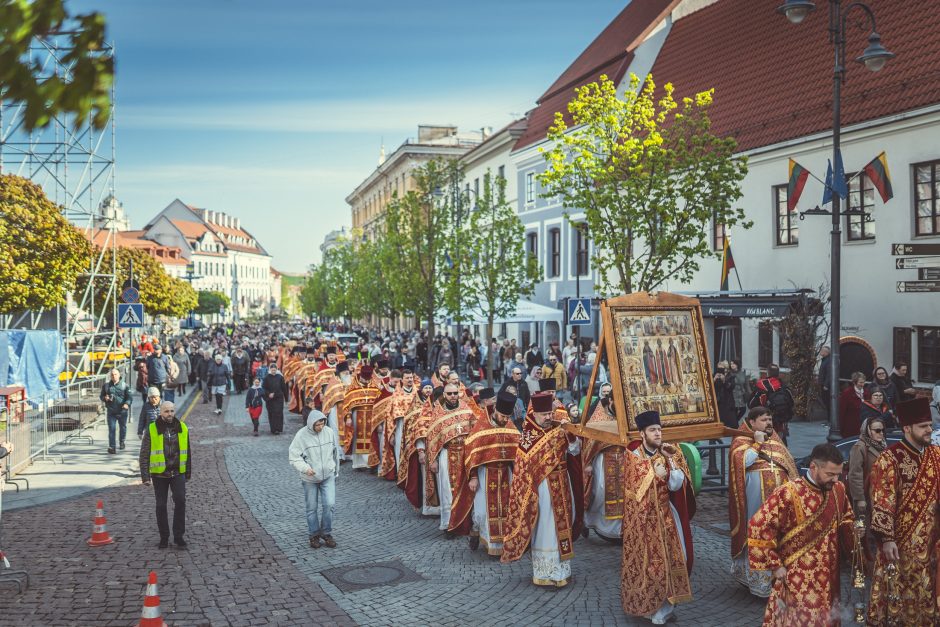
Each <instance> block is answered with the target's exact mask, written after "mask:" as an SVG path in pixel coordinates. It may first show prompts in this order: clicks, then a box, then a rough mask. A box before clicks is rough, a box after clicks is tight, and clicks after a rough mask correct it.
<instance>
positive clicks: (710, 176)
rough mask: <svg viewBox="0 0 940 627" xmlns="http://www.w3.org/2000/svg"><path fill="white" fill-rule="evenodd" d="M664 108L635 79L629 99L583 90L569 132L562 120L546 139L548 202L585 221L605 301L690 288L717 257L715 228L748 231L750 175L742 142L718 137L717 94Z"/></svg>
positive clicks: (609, 88)
mask: <svg viewBox="0 0 940 627" xmlns="http://www.w3.org/2000/svg"><path fill="white" fill-rule="evenodd" d="M672 94H673V87H672V85H671V84H669V83H667V84H666V85H665V86H664V88H663V93H662V95H661V96H660V97H659V99H658V100H657V98H656V85H655V84H654V82H653V77H652V76H648V77H647V78H646V80H645V81H643V84H642V85H641V84H640V80H639V78H637V77H636V76H635V75H631V76H630V85H629V87H628V88H627V89H626V90H625V93H624V95H623V96H619V95H618V94H617V85H616V84H615V83H614V82H613V81H611V80H609V79H608V78H607V77H606V76H601V78H600V81H598V82H594V83H589V84H587V85H585V86H584V87H581V88H578V89H577V90H576V96H575V98H574V99H573V100H572V101H571V102H570V103H569V105H568V111H569V113H570V114H571V120H572V125H571V127H570V128H569V126H568V124H567V123H566V122H565V119H564V116H563V115H562V114H561V113H557V114H556V115H555V123H554V124H553V125H552V127H551V129H550V130H549V132H548V138H549V139H550V140H552V142H553V143H554V145H553V146H552V147H551V148H549V149H547V150H544V151H543V156H544V157H545V161H546V163H547V166H548V167H547V169H546V170H545V172H544V173H542V174H540V175H539V181H540V182H541V183H542V185H544V186H545V189H546V194H545V195H546V196H552V197H557V198H558V199H560V200H561V201H562V202H563V203H564V204H565V206H566V207H568V208H569V209H571V210H575V209H578V210H581V211H583V212H584V214H585V216H586V223H587V229H588V232H590V233H591V236H592V237H593V238H594V242H595V244H596V248H595V253H594V255H593V256H592V262H593V265H594V267H595V268H597V270H598V273H599V275H600V285H598V286H597V287H598V288H599V289H600V290H601V291H604V292H606V293H607V294H614V293H618V292H619V293H631V292H634V291H653V290H656V289H657V288H659V287H661V286H662V285H663V284H664V283H665V282H666V281H667V280H675V281H678V282H679V283H687V282H689V281H690V280H691V279H692V277H693V275H694V274H695V272H697V271H698V270H699V262H700V261H701V260H702V259H705V258H708V257H716V256H718V255H719V254H720V253H716V252H714V251H713V250H712V247H711V242H710V241H709V240H710V233H711V225H712V222H713V221H716V222H717V223H719V224H723V225H725V227H726V228H727V229H730V228H731V227H734V226H737V225H741V226H743V227H744V228H750V227H751V224H752V223H751V222H748V221H746V220H745V217H744V211H743V210H742V209H740V208H733V207H732V205H733V204H734V203H735V202H736V201H737V200H738V199H740V198H741V187H740V186H741V181H742V180H743V179H744V176H745V174H747V164H746V161H745V159H744V158H741V157H735V156H734V151H735V149H736V146H737V144H736V142H735V140H734V139H733V138H721V137H718V136H716V135H714V134H713V133H712V132H711V120H710V118H709V116H708V111H709V108H710V106H711V104H712V97H713V93H712V91H705V92H700V93H698V94H695V96H694V97H692V98H683V99H682V102H681V103H678V102H676V101H675V100H674V99H673V95H672Z"/></svg>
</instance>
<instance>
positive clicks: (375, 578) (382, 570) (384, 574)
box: [341, 566, 403, 586]
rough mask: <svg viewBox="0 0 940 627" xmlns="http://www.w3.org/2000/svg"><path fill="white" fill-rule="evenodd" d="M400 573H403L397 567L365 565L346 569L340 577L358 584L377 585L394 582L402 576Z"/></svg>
mask: <svg viewBox="0 0 940 627" xmlns="http://www.w3.org/2000/svg"><path fill="white" fill-rule="evenodd" d="M402 574H403V573H402V572H401V571H400V570H398V569H397V568H389V567H388V566H372V567H368V566H367V567H364V568H353V569H352V570H347V571H346V572H345V573H343V574H342V575H341V577H342V578H343V581H346V582H347V583H352V584H356V585H360V586H361V585H367V586H379V585H387V584H390V583H395V582H396V581H397V580H398V579H399V578H400V577H401V576H402Z"/></svg>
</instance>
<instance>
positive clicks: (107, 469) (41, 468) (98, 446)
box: [3, 422, 140, 512]
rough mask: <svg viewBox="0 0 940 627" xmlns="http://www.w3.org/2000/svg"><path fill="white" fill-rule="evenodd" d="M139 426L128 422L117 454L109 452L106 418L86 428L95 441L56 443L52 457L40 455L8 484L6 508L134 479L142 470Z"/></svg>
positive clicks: (50, 499) (51, 499) (37, 503)
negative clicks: (123, 440)
mask: <svg viewBox="0 0 940 627" xmlns="http://www.w3.org/2000/svg"><path fill="white" fill-rule="evenodd" d="M135 429H136V425H135V426H134V427H131V426H130V425H128V430H127V431H128V433H127V440H126V444H127V448H126V449H125V450H123V451H122V450H120V449H118V451H117V452H116V453H115V454H114V455H109V454H108V425H107V423H105V422H103V423H101V424H99V425H98V426H97V427H95V428H94V429H86V430H85V431H84V433H85V434H86V435H89V436H91V437H92V438H94V443H92V444H89V443H87V442H85V441H76V442H74V443H71V444H66V443H62V444H58V445H56V446H54V447H53V448H51V449H50V450H49V456H48V459H45V460H43V459H37V460H36V461H35V462H34V463H33V464H32V465H31V466H29V467H28V468H26V470H24V471H23V472H20V473H18V474H16V475H15V476H14V477H13V480H12V481H13V482H12V483H8V484H6V486H4V493H3V511H4V512H10V511H13V510H17V509H20V508H23V507H32V506H34V505H44V504H47V503H53V502H55V501H61V500H65V499H70V498H74V497H77V496H81V495H82V494H87V493H89V492H94V491H96V490H101V489H104V488H110V487H113V486H116V485H121V484H124V483H127V482H128V481H131V480H133V479H134V478H136V477H137V476H138V475H139V474H140V468H139V465H138V462H137V457H138V453H139V452H140V439H139V438H138V437H137V432H136V431H135ZM23 479H25V481H23ZM27 482H28V484H27ZM27 485H28V486H29V489H26V487H27ZM16 486H19V489H18V490H17V487H16Z"/></svg>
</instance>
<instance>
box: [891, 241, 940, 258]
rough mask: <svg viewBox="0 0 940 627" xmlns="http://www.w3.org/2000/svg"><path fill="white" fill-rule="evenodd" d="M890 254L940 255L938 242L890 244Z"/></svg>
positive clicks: (898, 255)
mask: <svg viewBox="0 0 940 627" xmlns="http://www.w3.org/2000/svg"><path fill="white" fill-rule="evenodd" d="M891 254H892V255H894V256H895V257H901V256H903V255H940V244H891Z"/></svg>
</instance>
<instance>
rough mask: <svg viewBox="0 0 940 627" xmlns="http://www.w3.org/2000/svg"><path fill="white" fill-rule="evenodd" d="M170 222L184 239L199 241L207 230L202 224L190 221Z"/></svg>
mask: <svg viewBox="0 0 940 627" xmlns="http://www.w3.org/2000/svg"><path fill="white" fill-rule="evenodd" d="M170 222H172V223H173V226H175V227H176V228H178V229H179V230H180V232H181V233H182V234H183V236H184V237H185V238H186V239H199V238H200V237H202V236H203V234H204V233H205V232H206V231H208V230H209V229H208V227H206V225H205V224H203V223H202V222H193V221H191V220H170Z"/></svg>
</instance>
